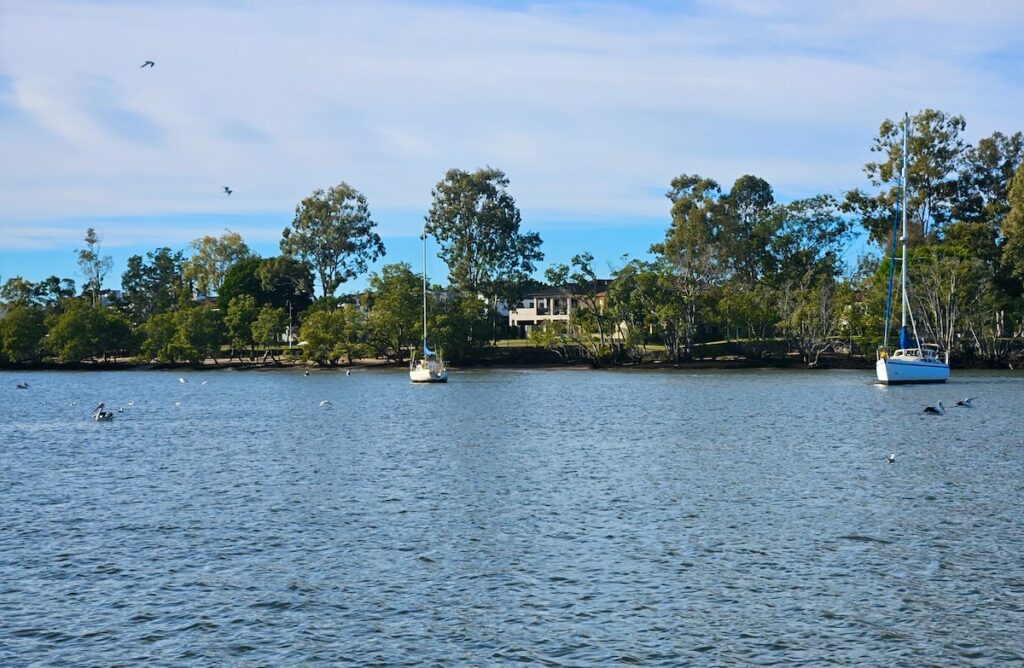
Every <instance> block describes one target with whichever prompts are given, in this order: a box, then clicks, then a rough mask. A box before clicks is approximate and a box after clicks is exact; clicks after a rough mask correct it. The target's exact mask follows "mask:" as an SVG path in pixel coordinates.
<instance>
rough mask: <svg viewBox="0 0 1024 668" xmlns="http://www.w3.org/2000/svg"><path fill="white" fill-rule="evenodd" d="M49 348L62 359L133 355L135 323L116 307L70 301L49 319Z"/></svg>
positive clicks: (73, 359) (64, 360) (72, 360)
mask: <svg viewBox="0 0 1024 668" xmlns="http://www.w3.org/2000/svg"><path fill="white" fill-rule="evenodd" d="M46 347H47V349H48V350H49V351H50V352H51V353H52V354H53V355H54V356H56V357H57V359H58V360H60V361H61V362H79V361H82V360H85V359H91V360H95V359H97V358H102V359H106V358H107V357H110V356H115V355H127V354H132V353H133V352H134V341H133V337H132V330H131V323H130V322H129V321H128V318H127V317H126V316H125V315H124V314H123V313H120V312H118V311H116V310H114V309H111V308H101V307H94V306H91V305H90V304H88V303H86V302H83V301H82V300H69V301H68V302H67V304H66V306H65V309H64V311H63V312H62V313H54V314H51V316H49V318H48V332H47V337H46Z"/></svg>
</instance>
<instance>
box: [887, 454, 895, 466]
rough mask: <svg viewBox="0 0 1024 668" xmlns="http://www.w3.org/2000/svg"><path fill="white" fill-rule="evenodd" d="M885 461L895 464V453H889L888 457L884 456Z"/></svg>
mask: <svg viewBox="0 0 1024 668" xmlns="http://www.w3.org/2000/svg"><path fill="white" fill-rule="evenodd" d="M885 461H886V462H887V463H889V464H895V463H896V453H895V452H894V453H892V454H891V455H889V456H888V457H886V458H885Z"/></svg>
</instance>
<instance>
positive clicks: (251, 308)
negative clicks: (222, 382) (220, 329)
mask: <svg viewBox="0 0 1024 668" xmlns="http://www.w3.org/2000/svg"><path fill="white" fill-rule="evenodd" d="M258 314H259V308H258V307H257V306H256V299H255V297H253V296H252V295H246V294H241V295H238V296H236V297H232V298H231V302H230V303H229V304H228V308H227V312H226V313H225V314H224V327H225V329H226V331H227V337H228V343H229V344H231V355H232V357H233V356H235V355H237V354H238V351H239V350H244V349H246V348H248V349H249V351H250V354H251V353H252V350H253V347H254V345H255V339H254V338H253V324H254V323H255V322H256V317H257V315H258Z"/></svg>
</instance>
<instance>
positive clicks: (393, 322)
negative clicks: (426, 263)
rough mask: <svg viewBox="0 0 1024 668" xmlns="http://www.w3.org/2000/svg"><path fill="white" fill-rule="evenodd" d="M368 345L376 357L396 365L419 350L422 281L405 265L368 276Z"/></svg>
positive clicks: (394, 266) (397, 265)
mask: <svg viewBox="0 0 1024 668" xmlns="http://www.w3.org/2000/svg"><path fill="white" fill-rule="evenodd" d="M369 303H370V311H369V315H368V317H367V326H368V329H369V337H370V342H371V344H372V346H373V348H374V350H375V351H376V352H377V354H379V355H384V356H387V357H390V358H392V359H394V360H396V361H398V362H401V361H402V360H404V359H405V354H406V352H407V351H408V350H409V348H410V347H418V345H419V342H420V335H421V328H422V327H421V318H422V279H421V277H419V276H417V275H416V274H414V273H412V268H411V267H410V266H409V265H408V264H407V263H405V262H401V263H398V264H388V265H385V266H383V267H381V273H380V274H379V275H378V274H376V273H374V274H371V275H370V293H369Z"/></svg>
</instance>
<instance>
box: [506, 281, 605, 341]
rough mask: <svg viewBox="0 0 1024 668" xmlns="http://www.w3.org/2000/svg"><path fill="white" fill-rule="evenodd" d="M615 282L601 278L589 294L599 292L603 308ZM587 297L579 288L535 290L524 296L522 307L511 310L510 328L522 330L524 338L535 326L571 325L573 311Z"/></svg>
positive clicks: (569, 286) (589, 286)
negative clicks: (610, 286)
mask: <svg viewBox="0 0 1024 668" xmlns="http://www.w3.org/2000/svg"><path fill="white" fill-rule="evenodd" d="M609 285H611V281H610V280H608V279H598V280H597V281H595V282H594V284H593V285H588V286H587V290H586V294H593V292H592V291H594V290H596V295H597V300H598V303H599V304H600V305H601V306H602V307H603V305H604V300H605V295H606V293H607V291H608V286H609ZM583 294H585V293H584V291H583V290H580V289H579V288H578V286H573V285H568V286H564V287H548V288H541V289H540V290H534V291H532V292H528V293H526V294H525V295H523V298H522V299H521V300H520V301H519V305H518V306H516V307H515V308H512V309H509V311H508V324H509V327H515V328H517V329H518V330H519V334H520V335H521V336H527V335H528V334H529V333H530V332H531V331H532V330H533V328H534V327H537V326H543V325H545V324H547V323H550V322H565V323H568V322H569V321H570V320H571V319H572V311H573V309H574V308H578V307H579V304H580V299H581V296H582V295H583Z"/></svg>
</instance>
